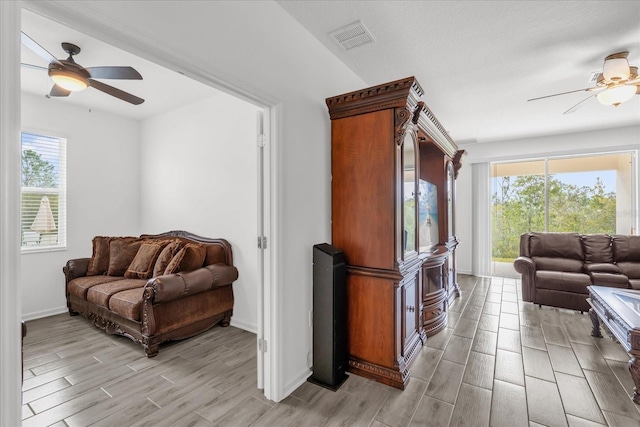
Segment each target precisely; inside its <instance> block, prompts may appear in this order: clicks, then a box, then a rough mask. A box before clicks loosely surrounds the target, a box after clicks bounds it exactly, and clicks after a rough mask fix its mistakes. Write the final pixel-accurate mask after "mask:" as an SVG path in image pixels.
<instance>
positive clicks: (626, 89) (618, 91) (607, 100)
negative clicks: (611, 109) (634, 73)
mask: <svg viewBox="0 0 640 427" xmlns="http://www.w3.org/2000/svg"><path fill="white" fill-rule="evenodd" d="M636 90H637V88H636V87H635V86H633V85H624V84H621V85H616V86H611V87H610V88H608V89H606V90H603V91H602V92H600V93H599V94H598V95H596V97H597V98H598V101H600V103H601V104H604V105H613V106H615V107H617V106H618V105H620V104H622V103H623V102H626V101H628V100H630V99H631V98H633V96H634V95H635V94H636Z"/></svg>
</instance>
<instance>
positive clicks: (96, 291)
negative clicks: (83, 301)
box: [87, 278, 147, 307]
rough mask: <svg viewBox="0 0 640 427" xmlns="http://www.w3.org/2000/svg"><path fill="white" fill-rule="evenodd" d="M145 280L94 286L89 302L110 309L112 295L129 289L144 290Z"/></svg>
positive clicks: (89, 294)
mask: <svg viewBox="0 0 640 427" xmlns="http://www.w3.org/2000/svg"><path fill="white" fill-rule="evenodd" d="M145 283H147V281H146V280H144V279H122V278H121V279H120V280H117V281H114V282H108V283H102V284H100V285H96V286H92V287H91V288H90V289H89V291H88V292H87V301H89V302H92V303H94V304H97V305H101V306H103V307H109V299H110V298H111V296H112V295H115V294H117V293H118V292H121V291H126V290H127V289H135V288H143V287H144V285H145Z"/></svg>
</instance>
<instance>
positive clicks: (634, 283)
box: [629, 279, 640, 290]
mask: <svg viewBox="0 0 640 427" xmlns="http://www.w3.org/2000/svg"><path fill="white" fill-rule="evenodd" d="M629 286H631V289H636V290H640V279H629Z"/></svg>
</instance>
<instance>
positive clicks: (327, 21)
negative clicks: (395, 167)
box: [22, 0, 640, 143]
mask: <svg viewBox="0 0 640 427" xmlns="http://www.w3.org/2000/svg"><path fill="white" fill-rule="evenodd" d="M278 3H279V4H280V5H281V6H282V7H283V8H284V9H285V10H286V11H287V12H288V13H289V14H291V15H292V16H293V17H294V18H295V19H296V20H297V21H298V22H300V24H301V25H302V26H304V27H305V28H307V29H308V31H309V32H310V33H311V34H313V35H314V36H315V37H316V38H317V39H318V40H319V41H320V42H321V43H322V44H324V45H325V46H326V47H327V48H328V49H329V50H330V51H331V52H333V53H334V54H335V55H336V56H337V57H338V58H339V59H340V60H342V61H343V62H344V63H345V64H346V65H347V66H348V67H349V68H351V69H352V70H353V71H354V72H355V73H356V74H357V75H359V76H360V77H361V78H362V79H363V80H364V81H365V82H367V84H368V85H371V86H373V85H377V84H381V83H385V82H388V81H391V80H396V79H400V78H404V77H407V76H411V75H415V76H416V77H417V78H418V81H419V82H420V84H421V86H422V87H423V89H424V91H425V95H424V97H423V99H424V101H425V102H426V103H427V105H428V106H429V107H430V108H431V109H432V110H433V112H434V113H435V114H436V116H437V117H438V119H439V120H440V121H441V122H442V124H443V125H444V126H445V128H446V129H447V130H448V131H449V132H450V134H451V136H452V138H453V139H454V140H455V141H457V142H458V143H467V142H476V141H477V142H487V141H495V140H505V139H514V138H521V137H527V136H538V135H544V134H555V133H567V132H575V131H583V130H591V129H603V128H613V127H620V126H629V125H639V124H640V96H636V97H634V99H633V100H631V101H629V102H627V103H625V104H623V105H621V106H619V107H617V108H615V107H606V106H603V105H601V104H599V103H598V101H597V100H596V99H595V98H593V99H590V100H589V101H588V102H586V103H584V104H583V106H582V108H580V109H579V110H577V111H576V112H574V113H572V114H568V115H563V114H562V113H563V112H564V111H566V110H567V109H569V108H570V107H571V106H573V105H574V104H576V103H578V102H580V101H581V100H583V99H584V98H586V97H587V96H589V94H588V93H586V92H582V93H575V94H570V95H564V96H558V97H554V98H550V99H546V100H540V101H534V102H529V103H528V102H526V100H527V99H529V98H533V97H538V96H543V95H548V94H553V93H557V92H565V91H569V90H575V89H581V88H586V87H588V86H589V85H588V84H587V79H588V77H589V75H590V74H591V72H593V71H599V70H601V68H602V62H603V59H604V57H605V56H606V55H608V54H611V53H614V52H618V51H621V50H628V51H629V52H630V54H629V62H630V63H631V64H632V65H638V66H640V2H638V1H624V2H622V1H589V2H584V1H561V2H560V1H500V2H492V1H455V2H454V1H399V0H394V1H294V0H287V1H278ZM247 7H251V6H250V4H247ZM355 21H362V22H363V23H364V24H365V25H366V26H367V27H368V29H369V30H370V31H371V33H372V34H373V36H374V37H375V39H376V42H375V43H372V44H367V45H363V46H361V47H359V48H355V49H352V50H349V51H344V50H342V48H340V47H339V46H338V45H336V44H335V43H334V42H333V41H332V40H331V39H330V38H329V36H328V34H329V33H330V32H332V31H334V30H336V29H338V28H341V27H343V26H345V25H348V24H351V23H353V22H355ZM22 29H23V31H24V32H25V33H27V34H28V35H29V36H31V37H32V38H33V39H34V40H36V41H37V42H38V43H40V44H41V45H42V46H43V47H44V48H45V49H47V50H48V51H49V52H51V53H52V54H53V55H54V56H56V57H58V58H65V57H66V54H65V52H64V51H63V50H62V48H61V46H60V43H61V42H63V41H66V42H71V43H74V44H76V45H78V46H80V47H81V48H82V52H81V53H80V54H79V55H78V56H76V58H75V59H76V61H77V62H78V63H80V64H81V65H83V66H85V67H89V66H99V65H130V66H133V67H134V68H136V69H137V70H138V71H139V72H140V73H141V74H142V76H143V78H144V80H143V81H124V80H104V81H103V82H105V83H108V84H111V85H113V86H115V87H118V88H119V89H122V90H125V91H128V92H131V93H132V94H134V95H136V96H139V97H141V98H144V99H145V100H146V101H145V103H143V104H142V105H139V106H133V105H130V104H128V103H126V102H123V101H121V100H118V99H116V98H113V97H111V96H109V95H106V94H104V93H102V92H99V91H97V90H95V89H93V88H89V89H87V90H85V91H82V92H76V93H73V94H71V95H70V96H69V98H62V99H60V98H57V99H56V98H51V99H50V100H49V101H50V102H70V103H76V104H80V105H82V106H85V107H87V108H93V109H99V110H103V111H108V112H112V113H116V114H121V115H127V116H130V117H133V118H136V119H144V118H147V117H150V116H153V115H156V114H159V113H161V112H164V111H168V110H170V109H173V108H177V107H179V106H182V105H187V104H190V103H193V102H196V101H198V100H200V99H203V98H207V97H210V96H214V95H215V94H216V93H219V92H217V91H216V90H215V89H213V88H211V87H209V86H206V85H203V84H201V83H199V82H196V81H194V80H191V79H189V78H186V77H184V76H182V75H180V74H178V73H176V72H174V71H171V70H168V69H166V68H163V67H160V66H158V65H155V64H153V63H151V62H149V61H146V60H144V59H141V58H139V57H137V56H134V55H132V54H129V53H127V52H125V51H123V50H120V49H117V48H114V47H112V46H110V45H107V44H106V43H103V42H101V41H99V40H96V39H93V38H91V37H89V36H87V35H86V34H83V33H80V32H78V31H75V30H73V29H70V28H68V27H65V26H63V25H60V24H58V23H55V22H52V21H50V20H48V19H45V18H43V17H41V16H39V15H37V14H34V13H32V12H29V11H27V10H23V22H22ZM22 55H23V58H22V59H23V62H27V63H33V64H37V65H42V66H46V65H47V64H45V63H44V60H42V59H41V58H40V57H38V56H36V55H34V54H33V53H32V52H31V51H30V50H29V49H27V48H24V47H23V49H22ZM22 88H23V90H25V91H27V92H31V93H35V94H38V95H42V96H44V95H45V94H47V93H48V92H49V90H50V88H51V81H50V79H49V78H48V76H47V73H46V72H45V71H38V70H33V69H29V68H25V67H23V68H22ZM353 89H354V90H357V89H360V88H353ZM328 95H329V96H331V95H338V94H328ZM320 102H322V101H320ZM639 143H640V142H639Z"/></svg>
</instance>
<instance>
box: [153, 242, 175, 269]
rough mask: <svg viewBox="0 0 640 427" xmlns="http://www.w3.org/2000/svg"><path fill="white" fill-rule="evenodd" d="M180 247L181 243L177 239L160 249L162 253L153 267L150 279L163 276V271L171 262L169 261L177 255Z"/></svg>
mask: <svg viewBox="0 0 640 427" xmlns="http://www.w3.org/2000/svg"><path fill="white" fill-rule="evenodd" d="M181 247H182V243H181V242H180V240H179V239H175V240H172V241H170V242H169V243H168V244H167V246H165V247H164V249H162V252H160V255H159V256H158V259H157V260H156V263H155V265H154V266H153V273H152V275H151V277H158V276H162V275H163V274H164V271H165V270H166V269H167V266H168V265H169V262H171V260H172V259H173V257H174V256H175V255H176V253H178V251H179V250H180V248H181Z"/></svg>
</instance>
